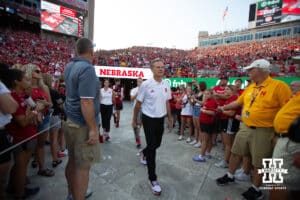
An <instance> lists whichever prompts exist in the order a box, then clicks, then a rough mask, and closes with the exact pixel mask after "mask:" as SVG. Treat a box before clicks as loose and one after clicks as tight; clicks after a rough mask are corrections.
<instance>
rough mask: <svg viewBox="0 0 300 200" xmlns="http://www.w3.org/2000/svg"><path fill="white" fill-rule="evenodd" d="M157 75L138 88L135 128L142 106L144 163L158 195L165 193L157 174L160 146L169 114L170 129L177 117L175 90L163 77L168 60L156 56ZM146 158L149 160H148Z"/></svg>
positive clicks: (152, 63) (152, 64) (151, 66)
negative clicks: (173, 103)
mask: <svg viewBox="0 0 300 200" xmlns="http://www.w3.org/2000/svg"><path fill="white" fill-rule="evenodd" d="M150 68H151V71H152V73H153V78H152V79H149V80H146V81H144V82H143V83H142V85H141V86H140V88H139V90H138V96H137V98H136V100H137V101H136V104H135V107H134V113H133V119H132V127H133V128H134V127H136V126H137V115H138V112H139V110H140V109H142V122H143V127H144V132H145V138H146V144H147V146H146V148H144V149H143V150H142V151H141V154H142V159H141V162H142V163H143V164H147V167H148V178H149V180H150V184H151V189H152V192H153V193H154V194H155V195H160V194H161V187H160V185H159V184H158V182H157V175H156V173H155V165H156V164H155V157H156V149H157V148H158V147H159V146H160V144H161V140H162V135H163V132H164V118H165V116H166V115H168V120H169V123H168V125H169V130H170V131H171V130H172V127H173V120H172V115H171V109H170V105H169V100H170V99H171V98H172V97H171V89H170V86H169V83H168V82H167V81H165V80H163V76H164V63H163V61H162V60H160V59H155V60H154V61H152V62H151V65H150ZM145 159H146V160H145Z"/></svg>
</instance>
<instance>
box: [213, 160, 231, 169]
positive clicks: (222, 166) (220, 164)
mask: <svg viewBox="0 0 300 200" xmlns="http://www.w3.org/2000/svg"><path fill="white" fill-rule="evenodd" d="M215 166H216V167H220V168H228V167H229V164H228V163H227V162H225V161H224V160H221V161H220V162H218V163H215Z"/></svg>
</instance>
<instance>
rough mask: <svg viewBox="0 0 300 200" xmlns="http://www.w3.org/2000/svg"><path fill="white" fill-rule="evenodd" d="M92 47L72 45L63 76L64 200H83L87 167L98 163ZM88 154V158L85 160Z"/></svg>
mask: <svg viewBox="0 0 300 200" xmlns="http://www.w3.org/2000/svg"><path fill="white" fill-rule="evenodd" d="M93 47H94V46H93V43H92V41H90V40H89V39H87V38H80V39H78V40H77V42H76V46H75V52H76V57H75V58H74V59H73V60H72V61H71V62H69V63H68V64H67V66H66V68H65V72H64V78H65V84H66V100H65V104H64V106H65V107H64V109H65V112H66V115H67V121H66V122H65V123H64V125H63V126H64V134H65V138H66V144H67V148H68V152H69V157H68V158H69V159H68V163H67V166H66V171H65V175H66V179H67V182H68V192H69V194H68V197H67V198H68V199H73V198H74V199H80V200H81V199H84V198H85V195H86V196H88V195H87V194H86V192H87V188H88V182H89V172H90V168H91V165H92V164H93V163H95V162H99V160H100V155H99V153H100V146H99V136H98V133H99V132H98V125H99V105H100V102H99V92H100V90H99V80H98V78H97V77H96V74H95V69H94V67H93V65H92V61H93V59H94V50H93ZM86 154H89V155H90V156H85V155H86Z"/></svg>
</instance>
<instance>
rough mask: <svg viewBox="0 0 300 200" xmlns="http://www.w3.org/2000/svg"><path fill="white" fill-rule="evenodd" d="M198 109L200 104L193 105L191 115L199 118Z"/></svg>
mask: <svg viewBox="0 0 300 200" xmlns="http://www.w3.org/2000/svg"><path fill="white" fill-rule="evenodd" d="M200 110H201V106H193V112H192V113H193V117H194V118H199V117H200Z"/></svg>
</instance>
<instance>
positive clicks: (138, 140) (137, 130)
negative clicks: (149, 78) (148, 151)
mask: <svg viewBox="0 0 300 200" xmlns="http://www.w3.org/2000/svg"><path fill="white" fill-rule="evenodd" d="M142 83H143V79H142V78H138V79H137V80H136V84H137V87H135V88H133V89H131V90H130V100H131V101H133V108H134V106H135V103H136V97H137V95H138V90H139V87H140V86H141V84H142ZM141 126H142V111H141V110H140V111H139V113H138V116H137V124H136V127H133V132H134V137H135V142H136V148H138V149H139V148H141V137H140V130H141Z"/></svg>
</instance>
